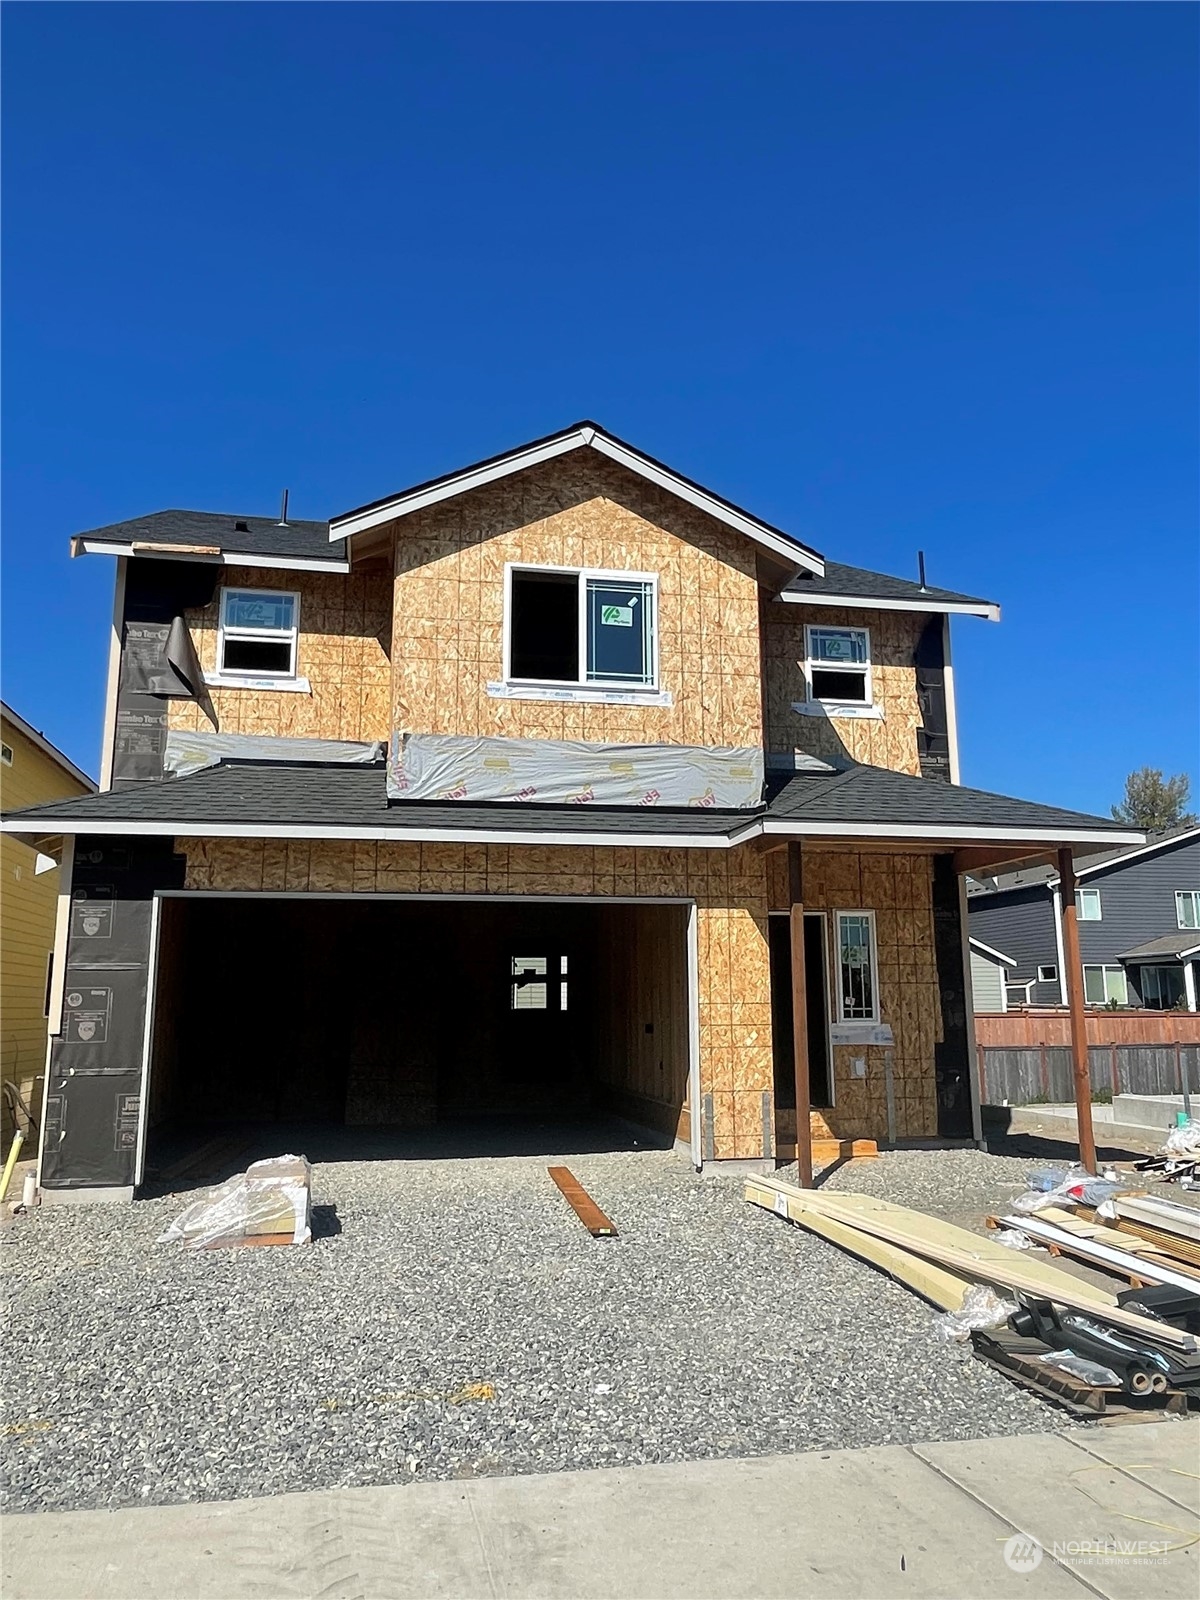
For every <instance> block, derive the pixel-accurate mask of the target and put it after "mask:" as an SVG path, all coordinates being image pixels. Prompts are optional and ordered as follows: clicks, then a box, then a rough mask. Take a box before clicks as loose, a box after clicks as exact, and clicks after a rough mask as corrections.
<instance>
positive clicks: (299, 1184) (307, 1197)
mask: <svg viewBox="0 0 1200 1600" xmlns="http://www.w3.org/2000/svg"><path fill="white" fill-rule="evenodd" d="M311 1196H312V1173H311V1170H310V1168H309V1164H308V1161H307V1159H306V1158H305V1157H304V1156H275V1157H273V1158H272V1159H271V1160H269V1161H255V1162H252V1163H251V1165H250V1166H248V1167H247V1168H246V1170H245V1172H239V1173H238V1174H237V1176H236V1177H233V1178H229V1179H227V1181H226V1182H225V1183H220V1184H218V1185H217V1186H216V1188H215V1189H210V1190H209V1191H208V1193H207V1194H206V1195H205V1196H204V1197H203V1199H200V1200H196V1201H194V1202H193V1203H192V1204H191V1205H190V1206H188V1208H187V1210H186V1211H183V1212H181V1214H180V1215H179V1216H178V1217H176V1218H175V1220H174V1222H172V1223H171V1225H170V1226H169V1227H168V1228H166V1229H165V1230H164V1231H163V1233H162V1234H160V1236H159V1239H158V1243H159V1244H169V1243H172V1242H174V1241H175V1240H179V1241H180V1242H182V1243H183V1244H184V1245H186V1247H187V1248H188V1249H189V1250H218V1249H224V1248H226V1247H228V1246H235V1245H281V1244H308V1243H309V1241H310V1240H311V1238H312V1228H311V1221H310V1219H311V1205H312V1198H311Z"/></svg>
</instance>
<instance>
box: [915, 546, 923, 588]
mask: <svg viewBox="0 0 1200 1600" xmlns="http://www.w3.org/2000/svg"><path fill="white" fill-rule="evenodd" d="M917 571H918V572H919V573H920V574H921V587H922V589H924V588H925V552H924V550H918V551H917Z"/></svg>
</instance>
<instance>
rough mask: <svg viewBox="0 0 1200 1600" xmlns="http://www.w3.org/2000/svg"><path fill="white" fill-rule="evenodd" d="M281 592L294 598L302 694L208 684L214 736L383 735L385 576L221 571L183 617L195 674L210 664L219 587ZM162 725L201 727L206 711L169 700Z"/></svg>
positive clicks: (388, 594)
mask: <svg viewBox="0 0 1200 1600" xmlns="http://www.w3.org/2000/svg"><path fill="white" fill-rule="evenodd" d="M222 587H224V588H229V589H234V588H236V589H272V590H279V589H287V590H291V591H293V592H295V593H298V594H299V596H300V620H299V635H300V636H299V640H298V646H297V659H296V671H297V674H298V676H300V677H302V678H307V679H308V682H309V692H308V693H297V692H295V691H291V690H280V689H222V688H210V689H209V690H208V691H207V693H208V695H209V697H210V703H211V706H212V709H213V711H214V712H215V714H216V719H217V723H218V725H219V728H220V731H221V732H222V733H257V734H267V735H273V736H279V737H290V738H297V739H386V738H387V737H388V734H389V732H390V730H391V714H390V703H391V665H390V663H389V661H388V654H387V643H388V630H389V628H390V625H391V601H392V586H391V578H390V575H389V574H388V572H387V571H386V570H383V571H375V572H370V573H347V574H344V575H343V574H341V573H333V572H293V571H290V570H280V571H272V570H270V569H267V568H258V567H229V568H228V569H227V570H226V572H225V573H224V575H223V577H222V582H221V584H220V585H218V587H217V591H216V593H215V594H214V596H213V599H212V602H211V604H209V605H207V606H203V607H200V608H198V609H196V610H194V611H188V612H187V613H186V616H185V620H186V622H187V624H188V628H189V630H190V632H191V635H192V642H193V643H194V645H195V646H196V653H197V655H198V656H199V657H200V665H201V666H202V667H203V668H204V670H205V672H215V671H216V668H217V628H218V625H219V622H220V608H221V588H222ZM167 705H168V707H169V712H168V718H169V720H168V726H169V727H172V728H187V729H189V730H191V729H196V728H201V729H210V728H211V727H212V721H211V719H210V718H209V716H208V715H207V713H206V709H205V708H204V707H203V706H201V705H198V704H197V703H196V702H195V701H193V700H169V701H168V702H167Z"/></svg>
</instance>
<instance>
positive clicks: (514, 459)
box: [329, 428, 591, 539]
mask: <svg viewBox="0 0 1200 1600" xmlns="http://www.w3.org/2000/svg"><path fill="white" fill-rule="evenodd" d="M590 431H591V430H590V429H587V428H581V429H579V430H577V431H576V432H574V433H564V434H563V435H562V436H561V437H560V438H557V439H550V440H547V441H546V443H544V444H539V445H534V446H532V447H531V448H530V449H527V450H516V451H514V452H513V454H512V455H510V456H502V457H501V458H500V460H499V461H492V462H489V463H488V464H487V465H486V466H482V467H471V468H468V470H467V471H465V472H456V473H455V474H454V475H453V477H450V478H444V479H443V480H442V481H441V482H440V483H434V484H430V485H429V487H428V488H426V489H417V490H414V491H413V492H412V493H411V494H398V495H395V496H393V498H392V499H390V500H384V501H382V502H381V503H380V504H379V505H377V506H370V507H368V508H367V509H366V510H365V511H356V512H350V513H349V514H348V515H346V516H342V517H331V518H330V519H329V537H330V538H331V539H349V538H352V537H353V536H354V535H355V534H356V533H365V532H366V531H367V529H368V528H378V527H380V526H381V525H382V524H383V523H385V522H393V521H394V520H395V519H396V518H397V517H407V516H409V515H411V513H412V512H414V511H423V510H424V509H425V507H426V506H436V505H439V504H440V503H441V502H442V501H443V500H453V499H454V497H455V496H456V495H460V494H469V493H470V491H471V490H472V489H481V488H483V487H484V485H485V484H489V483H495V482H496V481H497V479H499V478H507V477H509V476H510V474H512V473H514V472H522V471H524V470H525V468H526V467H536V466H539V465H540V464H541V463H542V462H543V461H553V459H554V458H555V456H561V455H566V454H567V452H568V451H570V450H580V449H582V448H583V446H584V445H586V444H587V443H588V442H589V441H588V438H587V434H588V433H589V432H590Z"/></svg>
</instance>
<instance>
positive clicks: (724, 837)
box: [0, 817, 760, 850]
mask: <svg viewBox="0 0 1200 1600" xmlns="http://www.w3.org/2000/svg"><path fill="white" fill-rule="evenodd" d="M54 827H55V828H56V829H57V831H58V833H59V834H62V835H64V836H67V837H73V836H75V835H78V834H105V835H109V836H115V835H118V834H119V835H121V836H122V837H125V836H130V837H142V836H157V837H165V838H177V839H184V838H187V839H347V840H366V839H375V840H388V841H390V842H392V843H395V844H405V843H409V844H508V845H520V844H527V845H539V846H540V845H551V844H553V845H575V844H578V845H633V846H635V847H637V846H643V847H646V848H649V849H659V850H665V849H675V850H729V849H732V848H733V847H734V846H735V845H739V844H743V843H744V842H745V841H746V840H747V839H751V838H754V837H756V836H757V834H758V832H759V828H760V824H759V821H758V819H755V820H754V821H753V822H749V823H747V824H746V826H745V827H744V828H742V829H740V830H739V831H738V832H737V833H736V834H733V835H729V834H710V833H700V834H693V833H647V834H642V833H624V832H617V831H614V832H611V833H606V832H604V830H603V829H599V828H598V829H596V831H595V832H589V833H556V832H554V831H553V830H547V831H545V832H530V831H529V830H525V829H517V828H503V827H497V828H486V829H485V828H449V827H440V828H439V827H429V828H371V827H338V826H337V825H332V824H331V825H322V824H320V823H285V822H262V823H255V822H195V821H191V822H177V821H176V822H173V821H166V822H133V821H125V822H114V821H112V820H109V819H105V820H100V819H99V818H91V819H88V820H86V821H78V820H67V819H58V818H56V819H55V822H54ZM0 833H8V834H14V835H16V836H17V837H18V838H24V839H26V840H28V841H32V840H34V839H41V840H45V838H46V837H47V835H46V834H44V833H36V832H33V831H31V826H30V824H29V823H28V822H22V821H21V820H20V819H19V818H16V817H13V818H5V819H4V820H3V821H0Z"/></svg>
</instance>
